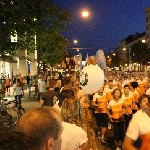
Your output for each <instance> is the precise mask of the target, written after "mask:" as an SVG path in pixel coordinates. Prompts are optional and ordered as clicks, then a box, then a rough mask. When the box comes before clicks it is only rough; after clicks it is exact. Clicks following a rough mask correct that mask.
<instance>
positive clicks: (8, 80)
mask: <svg viewBox="0 0 150 150" xmlns="http://www.w3.org/2000/svg"><path fill="white" fill-rule="evenodd" d="M10 82H11V79H10V78H8V79H6V86H10Z"/></svg>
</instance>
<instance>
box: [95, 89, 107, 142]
mask: <svg viewBox="0 0 150 150" xmlns="http://www.w3.org/2000/svg"><path fill="white" fill-rule="evenodd" d="M92 105H93V106H94V107H95V117H96V123H97V127H98V130H99V131H98V139H100V138H101V140H102V143H103V144H106V141H105V134H106V130H107V126H108V115H107V100H106V94H105V93H104V88H103V87H101V88H100V90H99V91H98V93H95V95H94V96H93V101H92ZM100 132H101V134H102V136H101V137H100V134H99V133H100Z"/></svg>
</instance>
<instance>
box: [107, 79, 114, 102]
mask: <svg viewBox="0 0 150 150" xmlns="http://www.w3.org/2000/svg"><path fill="white" fill-rule="evenodd" d="M114 89H115V88H114V84H113V80H109V81H108V87H105V88H104V92H105V93H106V99H107V101H111V100H113V96H112V94H111V93H112V91H113V90H114Z"/></svg>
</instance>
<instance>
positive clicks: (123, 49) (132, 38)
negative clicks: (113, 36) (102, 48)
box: [118, 32, 146, 71]
mask: <svg viewBox="0 0 150 150" xmlns="http://www.w3.org/2000/svg"><path fill="white" fill-rule="evenodd" d="M145 39H146V32H143V33H136V34H134V35H129V36H128V37H126V38H125V39H123V40H122V41H121V42H120V45H119V49H118V55H119V58H120V65H121V66H122V68H124V70H128V71H132V70H134V71H137V70H139V66H138V65H137V64H136V63H134V62H132V57H133V56H134V53H131V48H132V46H133V44H134V43H137V42H138V41H141V42H143V43H145Z"/></svg>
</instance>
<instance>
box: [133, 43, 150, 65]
mask: <svg viewBox="0 0 150 150" xmlns="http://www.w3.org/2000/svg"><path fill="white" fill-rule="evenodd" d="M130 56H131V57H130V58H131V59H132V62H135V63H143V64H146V63H147V62H148V61H149V60H150V48H148V45H147V44H146V43H142V42H141V41H138V42H137V43H134V44H133V46H132V47H131V51H130Z"/></svg>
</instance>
